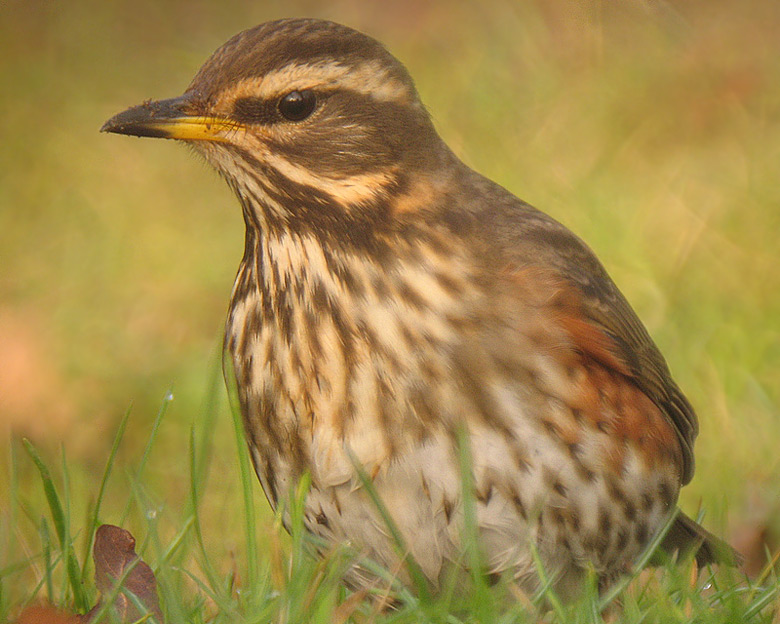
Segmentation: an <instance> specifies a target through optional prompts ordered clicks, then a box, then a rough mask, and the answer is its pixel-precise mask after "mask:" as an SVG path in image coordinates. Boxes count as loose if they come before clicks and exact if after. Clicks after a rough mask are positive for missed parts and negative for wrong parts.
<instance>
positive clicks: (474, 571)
mask: <svg viewBox="0 0 780 624" xmlns="http://www.w3.org/2000/svg"><path fill="white" fill-rule="evenodd" d="M456 436H457V443H458V464H459V465H458V469H459V470H460V478H461V500H462V501H463V545H464V546H465V554H466V563H467V565H468V568H469V573H470V575H471V581H472V583H473V584H474V594H475V595H474V603H475V605H478V606H479V610H480V613H479V620H480V621H482V622H493V621H495V618H496V614H495V609H494V606H495V605H494V602H493V600H492V599H491V598H490V596H489V593H490V592H489V588H488V585H487V582H486V579H485V575H484V568H485V566H484V561H483V558H482V551H481V549H480V546H479V542H480V540H479V527H478V526H477V508H476V504H475V501H476V489H475V487H476V486H475V484H474V462H473V457H472V454H471V440H470V439H469V434H468V430H467V429H466V427H465V426H462V427H459V428H458V430H457V433H456Z"/></svg>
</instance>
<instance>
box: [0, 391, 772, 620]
mask: <svg viewBox="0 0 780 624" xmlns="http://www.w3.org/2000/svg"><path fill="white" fill-rule="evenodd" d="M168 404H169V401H168V400H167V399H166V400H164V402H163V405H162V407H161V408H160V411H159V412H158V417H157V418H156V419H155V426H154V427H153V428H152V430H151V432H150V434H149V440H148V444H147V446H146V449H145V451H144V453H143V454H142V455H141V456H140V457H139V459H138V460H137V462H133V465H132V466H128V468H127V470H125V471H124V474H122V475H121V476H120V475H117V474H116V472H117V470H116V469H117V466H116V456H117V455H116V453H111V454H110V455H109V457H108V460H107V462H106V465H105V467H104V470H103V474H102V482H103V483H105V484H106V485H107V488H106V490H105V494H106V495H107V496H106V497H102V496H101V493H102V492H99V491H98V492H94V494H95V498H93V499H92V500H91V501H90V502H89V503H87V504H86V505H85V506H83V507H82V506H79V507H76V506H74V504H73V498H74V497H73V494H74V492H73V485H72V484H70V483H69V476H68V475H69V471H70V469H69V464H68V462H67V461H63V462H62V463H61V467H60V469H57V470H55V469H53V468H52V467H51V466H50V465H49V464H50V463H53V462H51V460H49V459H47V458H45V457H43V456H41V454H40V453H39V452H38V451H37V450H36V449H35V447H34V446H33V445H32V444H31V443H30V442H28V441H26V440H23V441H22V442H21V443H20V442H17V443H16V444H15V445H14V446H13V448H12V453H11V463H10V466H6V468H10V474H11V475H12V477H13V478H12V483H11V491H10V499H11V500H12V506H11V508H9V509H6V510H5V513H4V518H9V517H10V518H17V519H18V523H17V524H16V526H15V527H13V528H14V540H13V544H12V545H9V544H6V548H7V550H6V555H7V556H8V558H7V559H6V563H4V565H3V567H2V568H0V590H1V591H0V619H1V620H3V621H6V620H8V619H9V618H10V617H11V615H12V614H13V613H16V612H17V611H18V610H19V609H20V608H21V607H23V606H25V604H28V603H35V602H37V601H39V600H40V599H42V598H43V599H46V600H47V601H49V602H51V603H53V604H56V605H60V606H67V607H70V608H72V609H75V610H77V611H79V612H85V611H86V610H87V609H88V608H89V606H91V605H93V604H95V603H96V601H97V598H98V596H97V594H96V590H95V588H94V583H93V582H92V581H91V578H90V577H91V574H92V573H93V572H92V571H93V567H92V563H91V558H90V557H89V556H87V553H88V549H89V546H90V545H91V544H92V541H93V538H94V531H95V529H96V527H97V525H98V519H102V518H103V517H105V516H106V510H105V509H103V507H102V504H101V501H102V500H105V499H106V498H107V497H108V496H112V497H114V498H125V499H126V500H125V506H126V513H127V515H128V519H129V520H130V523H131V524H133V526H135V527H136V539H137V544H138V546H137V550H138V552H139V554H140V555H141V556H142V557H143V558H144V560H145V561H146V562H147V563H149V564H150V565H151V567H152V569H153V571H154V573H155V575H156V578H157V582H158V592H159V596H160V601H161V604H162V608H163V613H164V615H165V620H166V621H167V622H207V621H208V622H215V623H216V622H233V623H234V622H285V623H295V622H301V623H304V622H306V623H318V622H321V623H323V624H324V623H328V624H331V623H335V622H355V623H362V622H376V623H378V624H381V623H388V624H389V623H391V622H392V623H402V622H410V623H411V622H415V623H426V622H431V623H437V624H438V623H441V624H445V623H446V624H458V623H461V622H462V623H467V622H469V623H470V622H474V623H476V622H482V623H494V622H496V623H497V622H501V623H507V624H508V623H513V622H517V623H525V622H542V621H543V622H550V623H554V622H560V623H564V622H565V623H567V624H573V623H579V622H582V623H583V624H585V623H587V624H597V623H602V622H611V621H616V619H615V618H617V621H620V622H626V623H640V622H642V623H650V622H659V623H660V622H663V623H667V622H669V623H671V622H680V623H683V622H702V623H713V624H714V623H720V622H722V623H733V622H740V623H749V622H755V623H767V624H769V623H773V622H777V618H778V617H779V616H780V611H778V606H779V605H780V579H778V578H777V576H775V575H774V573H773V571H772V567H771V566H767V568H766V570H765V573H764V574H762V575H761V576H760V577H759V578H758V579H756V580H753V581H751V580H748V579H747V578H744V577H743V576H742V575H741V574H739V573H737V572H735V571H732V570H719V571H713V570H710V569H705V570H703V571H701V572H700V573H697V571H696V569H695V567H693V566H692V564H691V563H690V562H679V563H678V562H673V561H670V562H669V563H668V564H666V565H665V566H663V567H662V568H661V569H660V570H655V571H648V570H645V571H642V570H643V568H644V565H645V564H646V562H647V561H649V559H650V557H651V556H652V554H653V551H654V548H655V546H657V544H658V543H660V539H661V537H662V535H659V536H658V539H656V541H655V542H654V543H653V544H652V545H651V546H650V548H649V549H648V551H647V553H646V555H645V556H643V557H642V558H641V559H640V561H638V562H637V564H636V567H635V569H634V570H632V572H631V574H630V575H627V576H626V577H625V578H624V579H623V580H621V582H619V583H618V584H617V585H616V586H615V587H614V588H612V590H610V591H609V592H607V593H606V594H602V595H599V592H598V591H597V589H596V583H595V578H594V580H593V583H591V584H589V585H588V586H587V587H586V590H585V592H584V594H583V597H582V598H581V599H580V600H579V601H578V602H576V603H574V604H565V603H562V602H561V601H560V600H559V599H558V598H557V597H556V596H555V595H554V593H553V592H552V590H551V589H550V588H549V585H546V584H545V583H544V582H542V587H543V589H542V590H540V591H539V592H538V593H537V594H536V595H533V596H531V595H526V594H524V593H522V592H521V591H520V590H519V589H518V588H516V587H515V586H513V585H512V584H511V583H509V582H507V581H501V582H499V583H498V584H496V585H494V586H489V585H487V584H486V583H485V582H484V580H483V579H482V577H481V576H479V575H472V578H471V581H470V584H469V585H467V587H466V588H465V589H464V588H463V587H462V586H461V585H458V586H457V587H456V585H455V583H457V582H458V581H456V580H455V578H454V577H453V581H452V585H451V586H450V587H445V588H443V589H442V591H440V592H439V593H437V594H432V593H430V592H429V591H427V590H426V587H425V581H424V579H422V578H420V579H418V582H417V583H416V587H417V591H410V590H409V589H408V588H406V587H404V586H403V585H401V584H400V583H398V582H397V581H396V580H395V579H394V577H393V575H392V574H391V573H390V572H387V571H382V570H381V569H379V568H378V567H377V568H374V570H375V572H376V573H377V574H378V575H379V576H380V578H384V579H385V582H386V585H385V586H379V587H378V588H377V589H376V591H375V592H374V594H373V596H372V595H367V594H366V593H365V592H357V593H352V592H350V591H348V590H347V589H346V588H345V586H344V584H343V583H342V581H341V578H342V576H343V575H344V573H345V572H346V571H347V569H348V567H349V565H350V563H351V562H352V561H354V555H352V554H351V553H350V552H349V551H348V550H347V548H346V547H344V546H328V545H322V544H319V543H315V541H314V538H312V537H310V536H309V535H308V534H307V533H306V532H305V531H304V529H303V501H304V500H305V496H306V493H307V488H308V482H307V480H305V479H304V480H303V481H302V482H301V483H300V484H298V486H297V488H296V491H295V493H294V496H293V498H292V501H293V502H292V503H291V507H290V509H289V527H290V533H291V535H290V536H289V537H288V536H287V534H286V533H285V532H284V529H283V528H282V521H281V516H282V512H281V510H280V511H279V512H278V513H277V514H276V515H275V516H274V518H273V519H272V522H271V523H269V524H265V525H263V526H262V529H263V533H264V534H263V536H262V537H263V539H262V540H258V533H257V529H258V526H257V518H256V517H255V513H256V512H255V502H256V501H254V500H253V490H254V491H256V489H257V488H251V487H245V488H244V493H245V496H246V497H247V498H246V499H245V501H244V503H245V505H244V507H243V510H242V511H241V512H240V514H239V515H240V518H239V519H240V526H241V528H240V529H239V530H238V532H237V534H234V535H232V537H231V541H232V542H233V543H234V545H235V548H236V551H235V552H234V556H233V557H232V558H231V560H230V563H229V565H226V562H225V559H224V554H223V553H222V549H221V545H220V546H217V547H214V545H213V544H210V543H209V539H208V537H207V536H206V534H205V533H204V520H205V519H206V518H207V517H208V511H207V509H208V506H209V502H208V501H209V500H210V499H211V497H212V496H214V494H215V491H218V490H219V488H221V487H222V486H223V483H224V482H226V481H229V480H232V481H235V482H241V483H243V484H251V483H253V481H254V475H253V473H252V469H251V466H250V462H249V458H248V453H247V450H246V448H247V447H246V444H245V440H244V438H243V434H242V428H241V426H240V416H239V415H238V414H236V413H235V412H233V416H232V425H233V428H234V431H236V432H237V435H236V436H235V443H236V444H235V447H234V449H233V458H232V461H231V462H229V463H230V465H231V470H230V472H229V473H228V474H225V473H223V472H220V474H219V475H214V474H211V472H212V471H211V470H210V469H209V462H208V461H207V458H208V455H209V453H211V450H210V449H209V436H207V435H202V434H203V431H198V430H193V431H192V435H191V437H190V451H189V459H190V461H189V473H190V479H189V492H188V496H187V498H188V500H189V501H190V504H189V505H187V506H184V507H181V508H175V507H162V508H161V507H160V506H159V505H158V503H157V502H156V500H157V499H158V493H156V492H155V489H156V487H155V484H154V483H152V482H150V481H148V480H147V479H146V478H144V473H145V472H146V470H145V468H146V464H147V462H150V463H151V464H154V463H158V462H164V458H161V457H160V456H159V454H160V453H159V449H158V448H156V440H157V439H158V437H159V434H160V433H161V432H162V431H163V430H164V429H165V428H166V427H167V426H169V423H168V422H167V421H166V419H165V417H164V416H165V414H166V411H167V406H168ZM227 418H229V416H228V415H226V414H225V413H221V414H219V415H216V414H215V416H214V420H213V421H211V424H220V425H222V426H228V425H229V424H230V423H227V422H221V421H222V420H223V419H227ZM128 422H129V421H128V420H125V421H123V422H122V423H121V425H120V427H119V429H118V430H117V432H116V435H115V437H114V443H113V448H114V449H118V448H119V447H120V446H121V444H122V438H123V435H124V431H125V425H126V424H127V423H128ZM461 442H462V444H461V446H462V448H463V449H464V450H463V452H462V453H461V463H462V466H463V468H464V470H466V471H467V469H468V467H469V465H470V464H469V454H468V445H467V443H466V442H464V441H463V440H461ZM22 449H24V451H23V450H22ZM28 471H32V472H35V473H37V476H36V479H37V480H38V481H39V484H38V485H39V486H40V487H39V490H38V491H37V492H33V491H27V492H22V490H21V489H20V488H19V485H18V483H19V481H18V477H19V475H21V474H23V473H25V472H28ZM465 473H466V474H467V472H465ZM363 485H364V487H366V488H367V489H368V491H369V493H371V492H372V488H371V485H370V479H368V478H367V477H366V478H365V479H364V480H363ZM464 491H465V492H469V491H470V489H469V487H468V480H464ZM374 494H375V493H374ZM375 504H376V505H378V506H379V508H380V511H381V509H382V503H381V501H380V500H379V499H376V500H375ZM468 507H469V505H468V504H467V505H466V508H468ZM384 516H386V517H387V519H388V522H389V523H390V524H389V527H390V529H389V530H390V534H394V533H393V531H392V520H390V516H389V514H384ZM6 528H8V527H6ZM463 531H464V533H463V534H464V536H466V539H465V543H466V544H467V548H466V549H467V551H468V559H469V562H470V565H476V566H478V565H479V563H478V561H479V554H478V553H479V549H478V546H477V543H476V541H475V531H474V526H473V522H472V523H471V524H470V523H469V513H468V511H467V509H466V513H465V524H464V527H463ZM52 533H54V534H55V535H56V536H57V540H56V541H54V540H52V538H51V536H52ZM396 539H397V543H398V545H399V547H400V548H403V544H402V538H401V537H400V535H398V536H397V538H396ZM261 544H262V545H261ZM317 549H319V550H320V551H323V552H324V554H323V555H322V556H317V555H316V554H315V550H317ZM76 553H79V554H78V555H77V554H76ZM414 569H415V567H414V565H413V564H411V566H410V568H409V570H410V572H413V571H414ZM417 571H418V572H419V569H418V568H417ZM539 574H540V578H541V579H542V580H544V579H545V576H544V570H543V569H541V567H540V569H539ZM20 597H23V598H22V599H21V602H20V601H19V600H20ZM390 598H391V599H392V600H393V604H394V608H392V609H387V608H383V605H386V604H387V602H386V601H387V599H390Z"/></svg>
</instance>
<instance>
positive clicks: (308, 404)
mask: <svg viewBox="0 0 780 624" xmlns="http://www.w3.org/2000/svg"><path fill="white" fill-rule="evenodd" d="M102 131H104V132H111V133H117V134H124V135H134V136H139V137H156V138H168V139H176V140H179V141H182V142H184V143H186V144H188V145H189V146H190V147H191V148H192V149H193V150H194V151H195V152H196V153H198V154H200V155H201V156H202V157H204V158H205V160H206V161H207V162H208V163H209V164H211V165H212V166H213V167H214V168H215V169H216V170H217V171H218V172H219V174H221V176H222V177H223V178H224V179H225V180H226V182H227V184H228V185H229V186H230V188H231V189H232V191H233V192H234V194H235V195H236V197H237V198H238V201H239V203H240V205H241V208H242V214H243V219H244V222H245V226H246V230H245V231H246V234H245V244H244V254H243V257H242V259H241V262H240V265H239V268H238V273H237V275H236V279H235V284H234V287H233V291H232V294H231V299H230V305H229V310H228V313H227V320H226V324H225V341H224V344H225V350H226V354H227V355H226V358H227V360H228V361H229V362H230V365H231V366H232V369H233V372H232V373H231V375H233V376H234V377H235V383H236V387H237V393H238V399H239V403H240V408H241V413H242V417H243V422H244V426H245V432H246V437H247V440H248V444H249V449H250V454H251V458H252V461H253V464H254V467H255V471H256V473H257V476H258V478H259V481H260V484H261V486H262V489H263V491H264V493H265V495H266V497H267V499H268V501H269V502H270V504H271V506H272V507H273V508H274V509H289V504H290V497H291V496H292V492H294V491H295V487H296V484H298V483H299V482H300V480H301V479H302V478H304V476H307V478H308V479H309V484H310V485H309V491H308V494H307V496H306V499H305V503H304V511H303V516H304V524H305V527H306V529H307V531H309V532H310V533H312V534H314V535H315V536H318V537H319V538H321V539H322V540H323V541H324V542H325V543H332V544H339V543H344V544H349V545H351V546H352V547H353V548H354V549H355V550H356V552H358V553H360V555H361V556H363V557H366V558H368V559H371V560H372V561H374V562H378V563H380V564H381V565H383V566H385V567H386V568H387V569H388V570H392V571H396V573H397V574H398V576H399V577H400V578H401V579H402V580H407V581H408V580H409V579H408V577H409V574H408V573H407V572H406V570H407V568H406V567H404V562H414V563H415V565H416V566H417V569H418V570H419V571H420V573H421V574H422V575H423V577H424V579H425V582H426V583H427V584H428V586H430V587H431V588H433V589H434V590H436V589H437V588H441V587H442V585H443V584H444V583H445V582H446V579H447V578H449V577H448V574H450V573H451V570H452V569H453V567H458V566H461V567H463V566H465V565H467V564H465V563H464V554H463V553H464V549H465V548H466V541H465V540H466V538H465V537H464V531H463V527H464V521H465V520H464V518H465V515H464V514H465V509H466V506H467V505H473V513H474V523H475V527H476V528H475V534H476V538H477V539H478V543H479V552H480V554H481V559H479V560H478V564H479V566H480V573H484V574H485V575H489V576H490V577H491V578H492V577H503V576H506V577H507V578H509V579H510V580H511V581H513V582H516V583H517V584H518V585H519V586H520V587H521V588H524V589H528V590H529V591H533V590H535V589H538V588H539V587H540V575H539V573H538V567H537V563H539V564H541V566H542V568H543V570H544V571H545V574H546V575H547V578H548V579H549V582H550V584H551V587H552V588H553V589H554V590H555V591H557V592H558V593H559V594H560V595H561V596H563V597H571V596H576V595H578V593H579V592H580V591H581V587H582V585H583V582H584V580H585V579H586V578H587V576H588V574H589V571H594V572H595V574H596V576H597V578H598V580H599V587H602V588H606V587H609V586H610V585H612V584H613V583H614V582H615V581H616V579H618V578H620V577H621V575H623V574H624V573H626V571H627V570H629V569H630V568H631V566H632V565H633V564H634V562H635V561H636V560H637V558H638V557H639V556H640V555H641V554H642V553H643V551H644V549H646V548H647V547H648V545H649V544H650V543H651V542H652V541H653V540H654V539H655V538H656V536H658V535H659V534H660V532H661V531H662V530H663V529H664V528H665V529H666V530H667V533H666V534H665V536H664V537H663V539H662V540H661V549H662V550H665V551H667V552H669V553H673V552H676V551H686V552H688V551H690V552H693V553H695V556H696V558H697V561H698V563H699V564H700V565H704V564H707V563H714V562H726V563H733V562H734V560H735V557H736V554H735V553H734V551H733V550H732V549H731V548H730V547H729V546H728V545H727V544H726V543H725V542H724V541H722V540H720V539H719V538H717V537H715V536H714V535H712V534H711V533H709V532H707V531H706V530H705V529H704V528H703V527H702V526H700V525H699V524H698V523H696V522H695V521H694V520H692V519H691V518H690V517H689V516H686V515H685V514H684V513H683V512H682V511H680V510H679V509H678V507H677V499H678V494H679V491H680V488H681V487H682V486H684V485H686V484H687V483H689V482H690V480H691V478H692V476H693V473H694V455H693V445H694V440H695V438H696V436H697V433H698V421H697V416H696V414H695V412H694V409H693V407H692V406H691V403H690V402H689V401H688V399H687V398H686V397H685V395H684V394H683V392H682V391H681V390H680V388H679V387H678V385H677V384H676V383H675V381H674V380H673V378H672V376H671V373H670V371H669V368H668V366H667V364H666V361H665V360H664V357H663V356H662V354H661V353H660V351H659V349H658V347H657V346H656V345H655V343H654V342H653V340H652V338H651V337H650V335H649V333H648V331H647V330H646V328H645V326H644V325H643V324H642V322H641V321H640V320H639V318H638V316H637V315H636V313H635V312H634V311H633V310H632V308H631V306H630V304H629V303H628V301H627V300H626V298H625V297H624V296H623V294H622V293H621V292H620V290H619V289H618V287H617V286H616V285H615V283H614V282H613V281H612V279H611V278H610V276H609V275H608V273H607V271H606V269H605V268H604V266H603V265H602V264H601V262H600V261H599V260H598V259H597V257H596V256H595V254H594V253H593V251H591V249H590V248H589V247H588V246H587V245H586V243H584V242H583V241H582V240H581V239H580V238H579V237H578V236H576V235H575V234H574V233H572V232H571V231H570V230H569V229H567V228H566V227H565V226H564V225H562V224H561V223H559V222H558V221H556V220H554V219H553V218H552V217H550V216H548V215H547V214H545V213H543V212H541V211H539V210H537V209H536V208H534V207H532V206H531V205H529V204H528V203H526V202H524V201H522V200H521V199H519V198H517V197H516V196H515V195H513V194H512V193H510V192H509V191H507V190H506V189H504V188H503V187H501V186H499V185H498V184H496V183H495V182H493V181H491V180H489V179H488V178H486V177H484V176H483V175H481V174H479V173H477V172H475V171H474V170H472V169H471V168H469V167H468V166H467V165H466V164H464V163H463V162H462V161H461V160H460V158H459V157H458V156H456V155H455V153H454V152H453V151H452V150H451V149H450V148H449V147H448V146H447V144H446V143H445V142H444V140H443V139H442V138H441V137H440V136H439V134H438V132H437V130H436V129H435V127H434V123H433V121H432V118H431V115H430V114H429V112H428V110H427V109H426V107H425V106H424V104H423V103H422V102H421V99H420V95H419V93H418V91H417V88H416V86H415V83H414V81H413V79H412V78H411V76H410V74H409V72H408V70H407V69H406V67H405V66H404V65H403V64H402V63H401V62H400V61H399V60H397V59H396V58H395V57H394V56H393V55H392V54H391V53H390V52H389V51H388V49H387V48H386V47H385V46H384V45H382V44H381V43H379V42H378V41H377V40H375V39H374V38H372V37H370V36H368V35H366V34H363V33H361V32H359V31H357V30H354V29H352V28H350V27H348V26H344V25H340V24H337V23H334V22H330V21H324V20H319V19H306V18H304V19H299V18H295V19H283V20H276V21H270V22H266V23H263V24H260V25H259V26H256V27H254V28H250V29H248V30H245V31H243V32H241V33H239V34H237V35H235V36H234V37H232V38H231V39H230V40H229V41H227V42H226V43H225V44H224V45H223V46H221V47H220V48H219V49H217V50H216V52H214V53H213V55H212V56H211V57H210V58H209V59H208V60H207V61H206V63H205V64H204V65H203V66H202V67H201V68H200V70H199V71H198V72H197V74H196V75H195V77H194V79H193V80H192V82H191V83H190V85H189V87H187V89H186V90H185V91H184V93H183V95H181V96H179V97H174V98H172V99H164V100H158V101H151V100H147V101H145V102H144V103H142V104H140V105H137V106H134V107H132V108H129V109H128V110H126V111H124V112H121V113H119V114H118V115H116V116H114V117H112V118H111V119H110V120H109V121H107V122H106V123H105V124H104V126H103V127H102ZM228 368H230V367H228ZM463 449H467V453H468V454H467V455H466V456H467V457H468V462H467V463H465V464H464V462H463V457H464V455H463V452H464V451H463ZM464 471H465V472H466V473H467V475H466V476H467V477H468V478H467V479H465V480H464V474H463V473H464ZM466 484H470V489H468V490H467V485H466ZM372 493H373V494H376V498H377V499H378V500H379V501H381V503H382V504H381V505H380V504H377V503H376V501H375V500H374V499H372V497H371V496H370V495H371V494H372ZM383 507H384V510H385V511H386V512H387V513H386V514H384V515H383V513H382V511H383ZM388 516H389V517H388ZM286 517H287V516H286ZM391 529H392V530H391ZM394 536H395V537H394ZM399 546H400V547H399ZM536 557H538V562H536V559H535V558H536ZM350 575H351V576H350V579H351V580H349V582H350V583H351V584H353V585H355V586H358V587H360V586H363V587H368V586H371V584H372V583H376V582H377V580H376V578H374V577H373V576H372V574H371V573H370V572H368V571H367V567H366V566H361V565H359V564H355V566H354V569H353V570H352V571H351V572H350Z"/></svg>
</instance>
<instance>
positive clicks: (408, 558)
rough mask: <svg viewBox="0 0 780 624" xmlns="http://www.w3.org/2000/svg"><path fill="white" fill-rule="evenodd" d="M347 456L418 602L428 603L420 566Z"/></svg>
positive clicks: (355, 462) (361, 471) (357, 465)
mask: <svg viewBox="0 0 780 624" xmlns="http://www.w3.org/2000/svg"><path fill="white" fill-rule="evenodd" d="M347 455H348V456H349V459H350V461H351V462H352V466H353V467H354V468H355V472H356V473H357V476H358V479H359V480H360V483H361V484H362V485H363V488H364V489H365V491H366V494H368V497H369V498H370V499H371V502H372V503H373V505H374V507H375V508H376V510H377V512H379V515H380V517H381V518H382V521H383V522H384V523H385V526H386V527H387V530H388V531H389V532H390V536H391V537H392V538H393V546H394V548H395V550H396V553H397V554H398V556H399V557H400V558H401V560H402V561H403V562H404V565H405V566H406V569H407V571H408V572H409V576H410V577H411V579H412V583H413V584H414V587H415V589H416V590H417V594H418V596H419V597H420V601H421V602H422V603H423V604H428V603H430V600H431V591H430V589H429V587H428V580H427V579H426V578H425V574H423V571H422V568H420V565H419V564H418V563H417V561H416V560H415V558H414V556H413V555H412V553H411V552H410V551H409V549H408V548H407V546H406V542H405V541H404V538H403V535H402V534H401V531H400V530H399V528H398V526H397V525H396V523H395V521H394V520H393V517H392V516H391V515H390V512H389V511H388V509H387V507H386V506H385V503H384V501H383V500H382V498H381V497H380V496H379V493H378V492H377V491H376V488H375V487H374V483H373V482H372V481H371V477H369V476H368V474H367V473H366V471H365V469H364V468H363V466H362V465H361V464H360V462H359V461H358V459H357V457H355V455H354V453H352V451H349V450H348V451H347Z"/></svg>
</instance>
